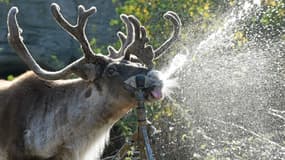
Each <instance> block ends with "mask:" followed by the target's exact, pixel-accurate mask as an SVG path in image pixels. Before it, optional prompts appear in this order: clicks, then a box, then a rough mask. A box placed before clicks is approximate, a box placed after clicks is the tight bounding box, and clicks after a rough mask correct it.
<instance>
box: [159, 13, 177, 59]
mask: <svg viewBox="0 0 285 160" xmlns="http://www.w3.org/2000/svg"><path fill="white" fill-rule="evenodd" d="M163 17H164V18H165V19H168V20H170V21H171V22H172V24H173V33H172V35H171V37H170V38H169V39H168V40H166V41H165V42H164V43H163V44H162V45H161V46H160V47H158V48H157V49H156V50H155V51H154V53H155V58H154V59H155V60H156V59H158V58H159V57H161V56H162V55H163V53H164V52H165V51H166V50H167V49H168V48H169V47H170V45H171V44H172V43H173V42H174V41H175V40H177V39H178V35H179V32H180V29H181V25H182V23H181V20H180V18H179V16H178V15H177V14H176V13H175V12H173V11H168V12H166V13H165V14H164V15H163Z"/></svg>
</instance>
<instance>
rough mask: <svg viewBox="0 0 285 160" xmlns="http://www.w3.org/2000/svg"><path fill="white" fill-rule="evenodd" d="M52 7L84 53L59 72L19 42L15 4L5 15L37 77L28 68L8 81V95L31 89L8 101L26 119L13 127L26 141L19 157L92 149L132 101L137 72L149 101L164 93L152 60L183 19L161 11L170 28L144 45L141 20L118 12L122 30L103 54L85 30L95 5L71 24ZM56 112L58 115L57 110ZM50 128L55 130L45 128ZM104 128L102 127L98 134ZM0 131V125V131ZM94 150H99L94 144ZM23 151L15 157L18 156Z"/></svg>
mask: <svg viewBox="0 0 285 160" xmlns="http://www.w3.org/2000/svg"><path fill="white" fill-rule="evenodd" d="M51 12H52V14H53V16H54V18H55V20H56V22H57V23H58V24H59V25H60V26H61V27H62V28H63V29H64V30H65V31H66V32H68V33H69V34H70V35H71V36H73V38H75V39H76V40H77V41H78V42H79V43H80V45H81V48H82V51H83V54H84V56H83V57H81V58H79V59H78V60H76V61H74V62H73V63H71V64H69V65H67V66H66V67H64V68H63V69H61V70H58V71H47V70H45V69H43V68H41V67H40V66H39V64H38V63H37V62H36V61H35V60H34V59H33V57H32V55H31V53H30V52H29V50H28V48H27V47H26V45H25V44H24V42H23V37H22V36H21V32H22V30H21V29H20V27H19V24H18V22H17V18H16V15H17V13H18V8H17V7H12V8H11V9H10V11H9V13H8V20H7V25H8V40H9V42H10V45H11V46H12V48H14V49H15V51H16V53H17V54H18V56H19V57H20V58H21V59H22V60H23V61H24V62H25V63H26V64H27V65H28V67H29V68H30V69H31V70H32V71H33V72H34V73H35V74H36V75H37V76H34V75H33V74H31V73H29V75H28V76H26V77H24V78H20V79H18V80H16V81H15V82H14V83H18V85H11V87H10V90H11V89H13V87H14V90H13V91H14V92H13V93H11V94H10V96H16V95H17V94H16V92H17V91H19V90H20V89H19V88H22V90H23V87H27V88H28V87H30V89H26V90H25V91H27V92H29V93H26V94H25V96H23V97H20V96H19V95H17V96H18V99H19V101H21V98H22V99H28V98H30V100H22V101H23V102H17V101H15V100H14V101H13V102H9V101H8V102H7V104H6V105H7V106H6V107H8V105H9V107H10V108H11V107H12V108H13V107H14V110H22V108H23V107H26V108H25V110H24V113H22V112H21V113H18V112H17V113H16V112H15V115H14V116H13V118H15V117H17V114H21V115H20V116H18V117H21V118H22V119H16V120H15V119H13V120H10V121H25V122H26V123H24V124H22V123H20V122H19V123H20V124H21V125H23V126H19V128H21V129H15V128H17V126H16V127H13V128H14V130H17V132H19V134H17V136H18V137H17V138H15V139H16V140H14V141H19V143H21V144H22V146H24V149H21V151H23V153H21V154H22V157H24V155H25V156H27V157H40V158H43V159H44V158H46V159H47V158H51V157H55V158H58V157H61V158H62V157H65V158H62V159H83V157H85V158H86V154H87V153H86V152H87V151H89V150H92V148H93V150H94V146H97V147H98V146H99V147H100V145H99V144H98V143H99V140H98V139H100V138H98V137H102V132H104V133H103V135H105V134H108V133H105V132H108V130H109V128H111V126H112V125H113V124H114V123H115V122H116V121H117V120H118V119H119V118H121V117H122V116H123V115H124V114H126V113H127V112H128V111H129V110H130V109H131V108H133V107H134V106H135V98H134V89H135V88H136V83H135V79H136V77H137V76H144V77H145V79H146V82H145V86H146V88H145V90H144V94H145V97H146V99H147V100H149V101H152V100H159V99H162V98H163V93H162V87H163V82H162V80H161V79H160V77H159V74H158V71H155V70H154V69H153V61H154V60H156V59H158V58H159V57H160V56H161V55H162V54H163V53H165V51H166V50H167V49H168V48H169V47H170V46H171V44H172V43H173V42H174V41H175V40H176V39H177V38H178V34H179V32H180V27H181V22H180V19H179V17H178V16H177V14H176V13H174V12H172V11H169V12H167V13H165V14H164V18H166V19H168V20H170V21H171V22H172V24H173V33H172V35H171V36H170V38H169V39H168V40H166V41H165V42H164V43H163V44H162V45H161V46H160V47H158V48H157V49H153V47H152V46H151V45H149V44H147V43H148V41H149V39H148V38H147V36H146V30H145V27H144V26H142V25H141V23H140V22H139V20H138V19H137V18H136V17H134V16H132V15H125V14H122V15H121V16H120V18H121V20H122V21H123V23H124V24H125V25H126V34H124V33H122V32H118V34H117V36H118V38H119V40H120V42H121V47H120V49H118V50H116V49H114V48H113V47H112V46H109V47H108V55H107V56H106V55H102V54H98V53H94V51H93V50H92V49H91V47H90V43H89V42H88V39H87V36H86V33H85V28H86V23H87V21H88V18H89V17H90V16H91V15H92V14H94V13H96V8H95V7H91V8H89V9H85V8H84V7H83V6H81V5H80V6H79V7H78V17H77V23H76V24H75V25H72V24H70V23H69V22H68V21H67V20H66V19H65V18H64V17H63V15H62V14H61V12H60V7H59V6H58V5H57V4H56V3H53V4H52V5H51ZM70 74H76V75H77V76H78V77H80V79H78V80H72V81H71V80H58V79H62V78H64V77H66V76H68V75H70ZM30 83H34V84H30ZM47 86H48V87H47ZM31 88H34V89H31ZM0 89H1V88H0ZM0 91H1V90H0ZM40 96H41V97H40ZM0 98H1V94H0ZM34 99H37V101H35V100H34ZM49 100H52V101H49ZM11 101H12V100H11ZM21 105H24V106H21ZM20 107H22V108H20ZM47 108H48V109H47ZM13 113H14V112H13ZM43 113H44V114H43ZM58 113H61V114H60V115H57V114H58ZM1 114H2V113H0V118H1ZM40 115H44V116H40ZM51 117H53V118H51ZM0 125H2V124H0ZM46 128H49V130H48V129H46ZM50 128H52V131H53V132H48V131H50ZM102 128H105V129H106V131H100V133H99V130H101V129H102ZM2 130H4V129H3V128H2ZM2 130H1V126H0V132H2ZM11 132H12V131H11ZM15 132H16V131H14V132H13V133H15ZM0 135H1V134H0ZM19 135H20V138H19ZM21 136H22V137H21ZM82 137H86V138H85V139H84V138H82ZM96 137H97V138H96ZM82 139H84V140H82ZM90 141H91V142H92V145H91V144H90ZM93 142H94V143H93ZM100 143H104V141H103V142H102V141H100ZM9 144H11V143H9ZM79 144H80V145H79ZM4 146H5V145H4ZM13 146H14V145H13ZM15 146H21V145H15ZM15 146H14V148H15ZM92 146H93V147H92ZM0 147H1V140H0ZM6 148H9V147H6ZM96 149H97V150H99V149H98V148H96V147H95V150H96ZM66 150H68V151H66ZM7 152H10V151H7ZM61 152H63V153H61ZM21 154H19V155H20V156H18V157H21ZM9 155H10V154H9V153H8V156H9ZM66 155H68V156H66ZM83 155H84V156H83ZM67 157H68V158H67ZM75 157H77V158H75ZM78 157H79V158H78ZM91 157H92V156H91ZM94 157H96V156H93V158H94ZM20 159H21V158H20Z"/></svg>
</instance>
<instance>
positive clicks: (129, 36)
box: [108, 14, 134, 58]
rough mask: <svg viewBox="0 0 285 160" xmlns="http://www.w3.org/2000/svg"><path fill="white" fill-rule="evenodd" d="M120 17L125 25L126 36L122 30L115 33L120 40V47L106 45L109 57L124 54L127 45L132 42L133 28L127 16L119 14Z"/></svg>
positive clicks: (117, 56)
mask: <svg viewBox="0 0 285 160" xmlns="http://www.w3.org/2000/svg"><path fill="white" fill-rule="evenodd" d="M120 18H121V20H122V21H123V22H124V23H125V25H126V31H127V36H126V35H125V34H124V33H123V32H118V33H117V36H118V38H119V40H120V42H121V48H120V49H119V50H116V49H115V48H114V47H112V46H108V52H109V56H110V57H111V58H119V57H122V56H124V55H125V53H126V50H127V48H128V47H129V45H130V44H132V43H133V34H134V30H133V27H132V24H131V22H130V21H129V19H128V16H127V15H125V14H121V16H120Z"/></svg>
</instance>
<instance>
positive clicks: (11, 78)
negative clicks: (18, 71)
mask: <svg viewBox="0 0 285 160" xmlns="http://www.w3.org/2000/svg"><path fill="white" fill-rule="evenodd" d="M13 79H15V77H14V76H13V75H12V74H10V75H8V76H7V80H8V81H13Z"/></svg>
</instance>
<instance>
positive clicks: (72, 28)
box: [51, 3, 102, 61]
mask: <svg viewBox="0 0 285 160" xmlns="http://www.w3.org/2000/svg"><path fill="white" fill-rule="evenodd" d="M96 11H97V10H96V7H91V8H89V9H88V10H86V9H85V8H84V7H83V6H82V5H79V6H78V18H77V24H76V25H71V24H70V23H69V22H68V21H67V20H66V19H65V18H64V17H63V15H62V13H61V12H60V7H59V5H58V4H56V3H52V4H51V12H52V14H53V16H54V18H55V20H56V21H57V23H58V24H59V25H60V26H61V27H62V28H63V29H64V30H66V31H67V32H68V33H69V34H70V35H71V36H73V37H74V38H75V39H77V40H78V41H79V43H80V44H81V47H82V49H83V52H84V56H85V58H86V60H87V61H94V60H95V61H96V59H100V58H102V56H100V55H95V54H94V53H93V51H92V49H91V46H90V44H89V42H88V40H87V36H86V33H85V28H86V24H87V21H88V17H89V16H90V15H92V14H94V13H96Z"/></svg>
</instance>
